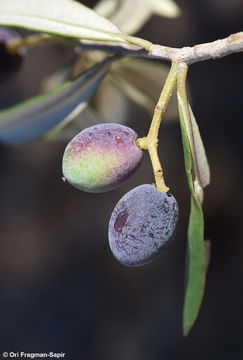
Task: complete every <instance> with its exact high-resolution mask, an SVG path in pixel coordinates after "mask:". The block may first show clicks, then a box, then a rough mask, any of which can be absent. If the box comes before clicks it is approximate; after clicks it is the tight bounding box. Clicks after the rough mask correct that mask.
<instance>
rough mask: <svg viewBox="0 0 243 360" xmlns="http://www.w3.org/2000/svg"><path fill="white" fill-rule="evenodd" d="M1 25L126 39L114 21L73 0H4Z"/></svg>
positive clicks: (0, 2) (48, 31)
mask: <svg viewBox="0 0 243 360" xmlns="http://www.w3.org/2000/svg"><path fill="white" fill-rule="evenodd" d="M0 25H3V26H14V27H23V28H25V29H29V30H34V31H39V32H44V33H49V34H56V35H61V36H66V37H74V38H80V39H81V38H82V39H90V40H104V41H119V42H124V41H125V40H124V34H123V33H122V32H121V31H120V30H119V29H118V28H117V27H116V26H115V25H114V24H112V23H111V22H110V21H109V20H107V19H105V18H103V17H101V16H99V15H98V14H96V13H95V11H93V10H92V9H89V8H88V7H86V6H84V5H82V4H80V3H78V2H76V1H74V0H51V1H50V0H41V1H38V0H28V1H27V0H11V1H9V0H1V1H0Z"/></svg>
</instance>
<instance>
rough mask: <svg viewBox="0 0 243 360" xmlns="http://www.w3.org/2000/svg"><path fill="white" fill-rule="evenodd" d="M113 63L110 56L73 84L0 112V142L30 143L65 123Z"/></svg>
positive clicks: (70, 83)
mask: <svg viewBox="0 0 243 360" xmlns="http://www.w3.org/2000/svg"><path fill="white" fill-rule="evenodd" d="M112 60H114V57H109V58H107V59H105V60H104V61H102V62H100V63H98V64H97V65H95V66H93V67H92V68H90V69H88V70H87V71H85V72H84V73H82V74H81V75H80V76H79V77H78V78H77V79H76V80H74V81H72V82H67V83H64V84H63V85H61V86H60V87H58V88H57V89H54V90H52V91H50V92H49V93H46V94H43V95H39V96H36V97H34V98H32V99H30V100H27V101H24V102H22V103H20V104H17V105H15V106H12V107H10V108H8V109H5V110H2V111H0V142H4V143H7V144H12V145H16V144H21V143H24V142H28V141H33V140H35V139H38V138H40V137H42V136H43V135H45V134H46V133H47V132H48V131H50V130H51V129H53V128H54V127H55V126H57V125H58V124H60V123H61V122H64V123H65V122H67V119H66V117H67V116H70V113H72V112H75V108H77V107H78V109H82V106H81V103H86V102H87V101H88V100H89V99H90V97H91V96H92V95H93V94H94V92H95V91H96V89H97V87H98V86H99V84H100V82H101V80H102V79H103V78H104V76H105V75H106V73H107V71H108V69H109V64H110V62H111V61H112ZM76 110H77V109H76Z"/></svg>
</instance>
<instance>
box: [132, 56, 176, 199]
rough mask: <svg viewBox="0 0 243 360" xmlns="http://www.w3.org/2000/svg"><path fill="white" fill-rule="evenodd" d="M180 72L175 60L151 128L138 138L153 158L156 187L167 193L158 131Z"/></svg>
mask: <svg viewBox="0 0 243 360" xmlns="http://www.w3.org/2000/svg"><path fill="white" fill-rule="evenodd" d="M177 74H178V63H176V62H174V63H172V65H171V69H170V72H169V74H168V76H167V79H166V81H165V85H164V87H163V89H162V91H161V94H160V97H159V100H158V103H157V105H156V106H155V109H154V114H153V118H152V121H151V125H150V128H149V132H148V135H147V136H146V137H144V138H140V139H138V140H137V145H138V146H139V147H140V149H142V150H148V152H149V156H150V159H151V163H152V167H153V171H154V178H155V185H156V189H157V190H159V191H162V192H165V193H167V192H168V191H169V188H168V187H167V186H166V184H165V181H164V175H163V169H162V166H161V163H160V160H159V156H158V143H159V140H158V133H159V128H160V125H161V122H162V120H163V118H164V115H165V113H166V110H167V106H168V103H169V101H170V98H171V95H172V92H173V90H174V88H175V86H176V81H177Z"/></svg>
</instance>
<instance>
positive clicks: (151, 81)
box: [109, 58, 177, 120]
mask: <svg viewBox="0 0 243 360" xmlns="http://www.w3.org/2000/svg"><path fill="white" fill-rule="evenodd" d="M168 70H169V68H168V66H167V65H164V64H162V63H159V62H157V61H151V60H150V61H149V60H146V59H133V58H130V59H122V60H119V61H117V62H116V63H113V65H112V67H111V71H110V73H109V78H110V80H111V82H113V83H114V84H115V85H116V86H117V87H119V88H120V89H121V90H122V91H123V93H124V94H125V95H126V96H127V97H128V98H130V99H131V100H132V101H134V102H135V103H137V104H138V105H140V106H143V107H144V108H145V109H146V110H147V111H148V112H149V113H151V114H152V113H153V111H154V107H155V105H156V102H157V99H158V96H159V94H160V91H161V83H164V82H165V80H166V77H167V75H168ZM176 108H177V106H176V96H175V94H172V98H171V100H170V104H169V107H168V111H167V114H166V117H167V119H170V120H171V119H176V117H177V111H176Z"/></svg>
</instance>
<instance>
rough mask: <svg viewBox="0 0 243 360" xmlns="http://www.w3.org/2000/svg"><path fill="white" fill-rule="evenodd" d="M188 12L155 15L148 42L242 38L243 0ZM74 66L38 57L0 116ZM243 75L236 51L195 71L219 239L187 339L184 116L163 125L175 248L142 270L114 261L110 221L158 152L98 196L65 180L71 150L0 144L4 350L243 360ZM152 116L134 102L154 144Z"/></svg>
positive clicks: (6, 90)
mask: <svg viewBox="0 0 243 360" xmlns="http://www.w3.org/2000/svg"><path fill="white" fill-rule="evenodd" d="M86 3H89V5H93V4H94V3H95V2H94V1H86ZM177 3H178V5H179V6H180V7H181V10H182V16H181V17H180V18H179V19H176V20H169V19H165V18H160V17H153V18H152V19H151V21H149V22H148V23H147V24H146V26H144V28H143V29H142V31H141V32H140V33H139V34H138V35H139V36H142V37H145V38H147V39H148V40H151V41H153V42H155V43H160V44H163V45H168V46H172V47H182V46H191V45H195V44H197V43H202V42H209V41H213V40H216V39H218V38H223V37H225V36H228V35H229V34H231V33H234V32H238V31H241V30H242V25H243V21H242V19H243V3H242V1H241V0H234V1H228V0H224V1H223V0H215V1H210V0H201V1H193V0H189V1H182V0H180V1H179V0H178V1H177ZM66 57H67V54H66V53H65V49H64V48H63V47H60V46H59V47H58V46H47V47H46V46H43V47H38V48H35V49H32V50H30V51H29V52H28V55H27V57H26V61H25V62H24V64H23V68H22V72H21V73H20V74H19V75H18V76H17V78H16V79H15V81H13V82H11V83H9V84H6V85H5V87H2V88H1V89H0V106H1V108H4V107H6V106H8V105H10V104H12V103H14V102H17V101H20V100H21V99H22V98H27V97H30V96H32V95H33V94H36V93H37V92H38V86H39V83H40V79H41V78H43V76H46V75H48V74H49V73H51V72H52V71H53V70H55V69H56V68H58V67H60V66H62V65H63V64H65V61H66ZM242 69H243V54H240V53H239V54H233V55H230V56H227V57H225V58H222V59H218V60H208V61H205V62H202V63H197V64H194V65H193V66H191V68H190V72H189V84H190V92H191V101H192V105H193V109H194V112H195V115H196V117H197V120H198V122H199V125H200V129H201V134H202V137H203V139H204V141H205V146H206V150H207V155H208V158H209V161H210V165H211V176H212V181H211V185H210V187H208V188H207V190H206V196H205V205H204V209H205V223H206V229H205V232H206V238H207V239H210V240H211V261H210V266H209V270H208V276H207V287H206V294H205V298H204V302H203V305H202V309H201V312H200V315H199V317H198V320H197V322H196V324H195V326H194V328H193V329H192V331H191V333H190V335H189V336H188V337H187V338H184V337H183V336H182V330H181V327H182V307H183V296H184V268H185V249H186V229H187V222H188V214H189V193H188V189H187V183H186V178H185V174H184V165H183V154H182V145H181V138H180V129H179V125H178V121H174V122H168V124H167V125H166V124H165V125H164V126H163V127H162V130H161V133H160V136H161V140H160V151H161V159H162V163H163V165H164V170H165V175H166V182H167V183H168V184H169V185H170V187H171V191H172V193H173V194H174V195H175V197H176V199H177V200H178V203H179V206H180V223H179V226H178V229H177V234H176V237H175V240H174V242H173V244H172V246H171V247H170V248H169V249H168V250H167V251H166V252H165V253H164V254H163V255H162V256H161V257H160V258H159V259H158V260H157V261H155V262H154V263H152V264H150V265H147V266H144V267H141V268H126V267H123V266H122V265H120V264H119V263H118V262H117V261H116V260H115V259H114V258H113V256H112V254H111V252H110V250H109V247H108V241H107V226H108V222H109V217H110V214H111V212H112V209H113V207H114V206H115V204H116V203H117V201H118V200H119V199H120V198H121V196H122V195H123V194H124V193H125V192H127V191H129V190H130V189H132V188H133V187H135V186H137V185H139V184H142V183H152V182H153V177H152V172H151V166H150V163H149V160H148V157H147V156H145V161H144V162H143V164H142V166H141V167H140V169H139V170H138V171H137V173H136V174H135V175H134V176H133V177H132V179H130V181H129V182H127V183H126V184H125V185H124V186H122V187H121V188H119V189H117V190H114V191H112V192H108V193H105V194H88V193H84V192H80V191H78V190H76V189H74V188H73V187H71V186H70V185H68V184H67V183H64V182H62V181H61V176H62V172H61V161H62V154H63V150H64V148H65V145H66V143H65V142H41V141H38V142H36V143H32V144H28V145H22V146H18V147H8V146H4V145H1V147H0V164H1V176H0V202H1V210H0V231H1V235H0V352H1V351H26V352H48V351H55V352H61V351H62V352H65V353H66V354H67V355H66V357H65V359H72V360H76V359H77V360H78V359H82V360H83V359H84V360H86V359H87V360H114V359H116V360H162V359H163V360H174V359H175V360H177V359H180V360H182V359H187V360H192V359H193V360H194V359H198V360H205V359H209V360H211V359H220V360H240V359H243V314H242V303H243V282H242V276H243V265H242V264H243V241H242V240H243V225H242V215H243V214H242V203H243V197H242V190H241V184H242V150H243V148H242V135H243V132H242V128H243V126H242V119H243V112H242V107H241V106H242V99H243V91H242V84H243V71H242ZM175 120H176V119H175ZM149 121H150V119H149V117H148V115H147V114H146V112H145V111H144V110H142V109H140V108H139V107H137V106H134V107H133V113H132V116H131V119H130V120H128V122H127V124H128V125H129V126H131V127H133V128H134V129H135V130H136V131H137V132H138V133H139V134H140V135H141V136H143V135H145V134H146V131H147V129H148V126H149Z"/></svg>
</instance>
